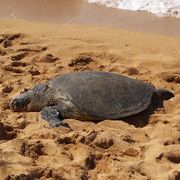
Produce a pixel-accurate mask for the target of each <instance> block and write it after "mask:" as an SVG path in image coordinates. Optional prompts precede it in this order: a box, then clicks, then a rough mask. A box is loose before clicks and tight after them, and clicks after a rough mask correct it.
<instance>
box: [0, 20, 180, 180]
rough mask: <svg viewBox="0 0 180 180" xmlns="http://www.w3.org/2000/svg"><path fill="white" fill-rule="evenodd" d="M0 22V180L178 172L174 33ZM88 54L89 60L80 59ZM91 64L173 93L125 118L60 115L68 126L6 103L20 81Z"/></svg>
mask: <svg viewBox="0 0 180 180" xmlns="http://www.w3.org/2000/svg"><path fill="white" fill-rule="evenodd" d="M175 21H176V20H175ZM0 29H1V33H0V176H1V177H0V179H6V180H15V179H23V180H24V179H25V180H26V179H27V180H29V179H62V180H64V179H67V180H69V179H72V180H79V179H81V180H86V179H90V180H96V179H97V180H122V179H123V180H126V179H127V180H129V179H134V180H137V179H138V180H141V179H142V180H150V179H152V180H178V179H179V178H180V166H179V163H180V38H179V37H178V35H176V36H175V37H174V34H171V36H170V35H169V36H165V35H163V34H164V33H162V34H158V33H157V32H156V33H155V34H153V32H151V33H147V32H144V33H143V32H135V31H133V30H132V29H129V30H123V29H120V28H117V27H116V28H114V27H104V26H95V25H94V26H92V25H91V26H90V25H85V24H84V25H82V24H77V25H72V24H70V23H69V24H67V23H66V24H64V25H63V24H56V23H54V24H51V23H47V22H46V23H42V22H41V23H40V22H30V21H26V20H18V19H12V20H8V19H1V20H0ZM174 32H176V31H175V29H174ZM87 57H88V58H91V59H92V61H83V63H81V61H79V59H81V58H87ZM72 62H77V63H74V64H73V65H72ZM91 70H92V71H94V70H96V71H107V72H113V73H117V74H123V75H126V76H129V77H132V78H135V79H140V80H143V81H144V82H147V83H151V84H154V85H155V86H156V87H157V88H160V87H161V88H166V89H168V90H170V91H172V92H173V93H174V95H175V97H174V98H172V99H170V100H168V101H165V102H164V108H162V109H157V110H156V111H155V112H153V113H151V114H146V113H145V114H142V115H141V116H135V117H132V118H127V120H125V121H123V120H109V119H107V120H104V121H101V122H97V123H95V122H90V121H89V122H88V121H79V120H75V119H66V120H65V121H66V122H67V123H68V124H69V125H70V127H71V128H72V130H73V131H70V130H68V129H65V128H50V127H49V126H48V123H47V122H45V121H42V120H39V118H38V113H37V112H23V113H17V112H13V111H12V110H10V109H9V106H8V102H9V100H10V99H11V98H12V97H14V96H15V95H17V94H19V93H20V92H21V91H23V90H24V89H25V88H30V87H31V86H33V85H34V84H37V83H41V82H46V81H48V80H49V79H51V78H53V77H55V76H56V75H60V74H65V73H67V72H73V71H91Z"/></svg>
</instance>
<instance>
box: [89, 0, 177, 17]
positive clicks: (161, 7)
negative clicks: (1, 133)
mask: <svg viewBox="0 0 180 180" xmlns="http://www.w3.org/2000/svg"><path fill="white" fill-rule="evenodd" d="M88 2H89V3H98V4H102V5H106V6H107V7H113V8H118V9H125V10H132V11H148V12H151V13H153V14H156V15H157V16H173V17H177V18H180V0H88Z"/></svg>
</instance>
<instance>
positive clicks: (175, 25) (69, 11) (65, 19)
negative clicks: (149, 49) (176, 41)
mask: <svg viewBox="0 0 180 180" xmlns="http://www.w3.org/2000/svg"><path fill="white" fill-rule="evenodd" d="M0 2H1V4H2V6H3V7H4V8H3V9H2V11H1V12H0V16H1V18H12V19H24V20H29V21H36V22H42V23H53V24H80V25H83V24H84V25H95V26H97V25H98V26H103V27H112V28H120V29H127V30H130V31H138V32H147V33H155V34H156V33H158V34H164V35H170V36H176V37H180V19H175V18H170V17H156V16H155V15H152V14H150V13H145V12H133V11H126V10H119V9H115V8H107V7H104V6H101V5H97V4H88V3H87V2H85V1H83V0H70V1H66V0H62V1H53V2H49V1H48V0H40V1H38V2H37V1H35V0H31V1H28V2H24V1H23V0H15V1H13V2H12V1H11V0H6V1H5V0H0ZM8 2H9V3H8Z"/></svg>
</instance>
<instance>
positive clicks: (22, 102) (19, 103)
mask: <svg viewBox="0 0 180 180" xmlns="http://www.w3.org/2000/svg"><path fill="white" fill-rule="evenodd" d="M48 100H49V87H48V86H47V85H46V84H38V85H36V86H34V87H33V88H31V89H29V90H25V91H24V92H22V93H21V94H20V95H18V96H16V97H14V98H13V99H12V100H11V103H10V107H11V109H13V110H14V111H18V112H22V111H40V110H41V109H42V108H43V107H45V106H46V105H47V102H48Z"/></svg>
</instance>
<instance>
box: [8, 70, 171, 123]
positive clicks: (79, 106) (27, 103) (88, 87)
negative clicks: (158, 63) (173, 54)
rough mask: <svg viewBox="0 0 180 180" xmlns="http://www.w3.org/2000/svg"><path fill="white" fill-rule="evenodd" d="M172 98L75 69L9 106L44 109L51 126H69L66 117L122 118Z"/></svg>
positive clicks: (125, 79)
mask: <svg viewBox="0 0 180 180" xmlns="http://www.w3.org/2000/svg"><path fill="white" fill-rule="evenodd" d="M172 97H174V95H173V93H171V92H170V91H168V90H165V89H155V87H154V86H153V85H151V84H146V83H144V82H143V81H140V80H135V79H132V78H129V77H126V76H123V75H118V74H114V73H109V72H95V71H92V72H73V73H68V74H65V75H59V76H57V77H55V78H53V79H51V80H50V81H48V82H47V83H45V84H38V85H36V86H34V87H33V88H32V89H29V90H28V91H27V92H24V93H22V94H20V95H19V96H16V97H14V98H13V99H12V101H11V104H10V106H11V108H12V109H13V110H14V111H41V112H40V115H41V117H42V118H43V119H45V120H47V121H49V123H50V125H51V126H59V125H64V126H67V124H64V123H63V122H62V120H63V119H66V118H73V119H79V120H104V119H121V118H124V117H128V116H132V115H135V114H138V113H140V112H142V111H144V110H145V109H147V108H148V106H149V105H150V103H151V102H152V101H155V102H156V104H161V103H159V102H162V101H163V100H167V99H170V98H172Z"/></svg>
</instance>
